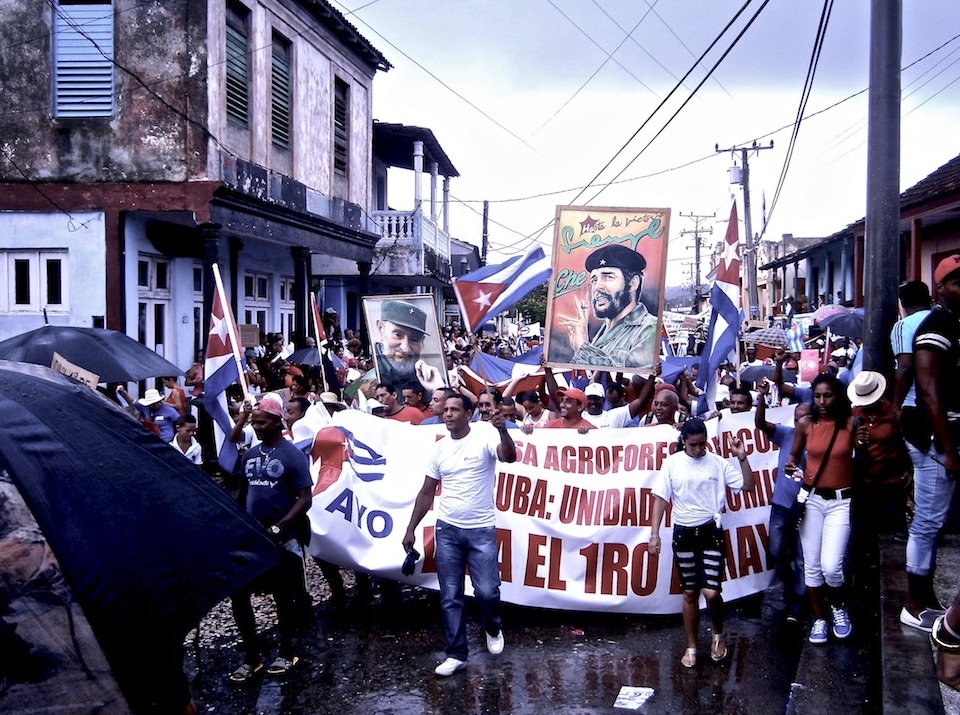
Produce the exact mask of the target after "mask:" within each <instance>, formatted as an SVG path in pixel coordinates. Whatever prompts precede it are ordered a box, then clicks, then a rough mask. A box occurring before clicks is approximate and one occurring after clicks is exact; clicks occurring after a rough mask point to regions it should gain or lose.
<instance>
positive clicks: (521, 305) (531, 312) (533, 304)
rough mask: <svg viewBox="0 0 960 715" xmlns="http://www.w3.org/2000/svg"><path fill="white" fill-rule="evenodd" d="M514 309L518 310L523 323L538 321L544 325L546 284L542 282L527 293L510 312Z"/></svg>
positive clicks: (545, 318) (545, 316) (545, 317)
mask: <svg viewBox="0 0 960 715" xmlns="http://www.w3.org/2000/svg"><path fill="white" fill-rule="evenodd" d="M514 310H517V311H520V315H521V316H522V317H523V321H524V322H525V323H537V322H539V323H541V324H543V325H545V324H546V322H547V284H546V283H544V284H543V285H542V286H540V287H539V288H537V289H536V290H534V291H532V292H531V293H530V294H529V295H527V297H526V298H524V299H523V300H521V301H519V302H518V303H517V304H516V305H514V306H513V309H512V310H511V312H513V311H514Z"/></svg>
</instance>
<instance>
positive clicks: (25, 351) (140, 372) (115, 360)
mask: <svg viewBox="0 0 960 715" xmlns="http://www.w3.org/2000/svg"><path fill="white" fill-rule="evenodd" d="M55 352H56V353H59V354H60V355H61V356H62V357H64V358H65V359H66V360H69V361H70V362H72V363H74V364H76V365H79V366H80V367H82V368H83V369H85V370H89V371H90V372H94V373H96V374H97V375H99V376H100V381H101V382H136V381H138V380H145V379H146V378H148V377H172V376H174V375H182V374H183V371H182V370H181V369H180V368H178V367H177V366H176V365H174V364H173V363H172V362H168V361H167V360H165V359H164V358H162V357H160V356H159V355H157V354H156V353H155V352H154V351H153V350H151V349H150V348H148V347H146V346H145V345H142V344H141V343H138V342H137V341H136V340H134V339H133V338H131V337H129V336H127V335H124V334H123V333H119V332H117V331H116V330H105V329H101V328H74V327H71V326H69V325H44V326H43V327H42V328H37V329H36V330H31V331H30V332H29V333H24V334H23V335H17V336H14V337H12V338H9V339H7V340H4V341H3V342H2V343H0V360H15V361H17V362H29V363H33V364H34V365H44V366H46V367H50V365H51V363H52V361H53V354H54V353H55Z"/></svg>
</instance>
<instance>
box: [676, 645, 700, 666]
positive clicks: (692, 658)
mask: <svg viewBox="0 0 960 715" xmlns="http://www.w3.org/2000/svg"><path fill="white" fill-rule="evenodd" d="M696 664H697V649H696V648H687V650H686V651H684V653H683V657H682V658H681V659H680V665H682V666H683V667H684V668H692V667H693V666H695V665H696Z"/></svg>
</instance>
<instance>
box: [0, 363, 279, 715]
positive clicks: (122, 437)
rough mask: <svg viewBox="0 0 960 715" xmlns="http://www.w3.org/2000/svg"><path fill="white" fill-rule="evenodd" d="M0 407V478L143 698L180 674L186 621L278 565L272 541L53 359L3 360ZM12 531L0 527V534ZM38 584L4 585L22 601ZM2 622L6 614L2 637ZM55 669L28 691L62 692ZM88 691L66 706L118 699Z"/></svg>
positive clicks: (67, 680) (135, 695)
mask: <svg viewBox="0 0 960 715" xmlns="http://www.w3.org/2000/svg"><path fill="white" fill-rule="evenodd" d="M0 413H2V414H3V429H2V430H0V478H2V479H0V486H3V485H4V483H5V484H6V485H7V488H10V489H13V488H15V489H16V491H17V493H18V494H19V496H20V497H21V498H22V502H23V503H24V504H25V507H26V508H27V509H29V511H30V512H31V513H32V517H33V519H35V522H36V524H37V525H38V527H37V528H38V529H39V530H40V531H41V532H42V534H43V537H44V538H45V540H46V542H47V543H48V544H49V548H50V549H52V553H53V555H54V556H55V557H56V561H57V563H58V567H57V568H58V569H59V570H60V571H62V574H63V577H65V582H66V585H68V586H69V590H70V592H71V593H72V596H71V598H75V599H76V603H77V604H79V607H80V608H82V611H83V613H84V614H85V616H86V619H87V621H89V625H90V626H91V627H92V629H93V633H94V634H95V635H96V640H97V641H98V642H99V645H100V646H101V647H102V649H103V653H104V655H106V658H107V660H108V661H109V664H110V667H111V668H112V670H113V674H114V675H115V676H116V680H117V683H119V685H120V688H121V690H122V691H123V694H124V695H125V696H126V698H127V700H128V702H129V703H130V705H131V707H132V709H133V711H134V712H137V711H143V710H144V709H145V707H146V706H145V704H146V703H149V702H151V701H152V700H153V699H154V698H155V697H163V696H166V695H168V694H169V693H170V692H171V690H170V689H171V688H172V687H174V684H175V682H176V678H177V676H180V677H182V662H183V660H182V659H183V654H182V644H183V638H184V636H185V635H186V633H187V632H188V631H189V630H190V628H192V627H193V626H195V625H196V624H197V623H198V622H199V620H200V618H201V617H202V616H203V615H204V614H205V613H206V612H207V611H208V610H209V609H210V608H211V607H212V606H213V605H215V604H216V603H218V602H219V601H221V600H222V599H223V598H225V597H226V596H228V595H229V594H231V593H232V592H234V591H235V590H236V589H237V588H238V587H239V586H241V585H242V584H244V583H246V582H247V581H249V580H250V579H251V578H253V577H254V576H256V575H257V574H259V573H261V572H263V571H264V570H265V569H267V568H269V567H271V566H272V565H274V564H275V563H276V562H277V560H278V557H279V553H278V548H277V547H276V546H275V545H274V544H273V543H272V542H271V541H270V539H269V538H268V537H267V535H266V533H265V532H264V531H263V529H262V527H260V526H259V524H257V523H256V522H255V521H254V520H253V519H252V518H251V517H249V516H248V515H247V514H246V513H245V512H243V510H242V509H240V508H239V506H238V505H237V504H236V503H235V502H234V501H233V500H232V499H230V498H229V497H228V495H227V494H226V493H225V492H224V491H223V490H221V489H220V488H219V487H217V486H216V485H215V484H214V483H213V482H212V481H211V480H210V479H209V478H208V477H207V476H206V474H204V473H203V472H202V471H201V470H199V469H197V468H196V467H195V466H194V465H193V464H191V463H190V462H189V461H188V460H186V459H184V458H183V456H182V455H180V454H179V453H177V452H176V450H174V449H173V448H171V447H170V446H169V445H167V444H164V443H163V442H162V441H160V440H159V439H157V438H156V437H155V436H154V435H153V434H151V433H149V432H147V431H146V430H144V429H142V428H141V427H139V426H138V425H137V424H136V423H135V422H133V421H132V420H130V419H129V418H128V417H127V416H126V415H125V414H124V413H123V412H122V411H120V410H119V409H117V408H116V407H115V406H113V405H112V404H111V403H109V402H108V401H107V400H104V399H103V398H102V397H100V396H99V395H98V394H97V393H95V392H93V391H92V390H90V389H88V388H86V387H83V386H81V385H78V384H76V383H74V382H72V381H71V380H69V379H68V378H66V377H63V376H61V375H58V374H56V373H54V372H53V371H52V370H50V369H48V368H42V367H35V366H32V365H24V364H22V363H11V362H6V361H2V360H0ZM0 502H3V500H0ZM5 504H6V502H3V503H2V504H0V506H5ZM6 536H9V534H8V533H5V532H4V531H2V530H0V547H2V546H3V542H2V539H3V537H6ZM42 552H43V551H42ZM0 553H11V552H10V551H5V550H3V549H2V548H0ZM13 553H14V554H15V553H16V551H15V550H14V551H13ZM6 572H7V568H6V565H5V569H4V573H6ZM63 580H64V579H63V578H62V577H61V581H63ZM3 581H4V580H3V579H0V582H3ZM30 590H31V589H25V593H12V594H11V593H7V594H6V595H5V598H6V600H7V601H8V602H17V604H18V605H22V604H23V603H25V602H26V601H28V600H29V599H28V596H29V595H30ZM34 600H38V599H34ZM4 605H9V603H8V604H4ZM22 612H23V611H22V610H17V609H5V610H3V612H2V613H3V615H4V616H5V617H6V614H8V613H22ZM47 617H51V619H52V616H50V614H49V613H48V612H44V613H42V614H40V615H38V616H37V618H47ZM52 622H53V621H52V620H51V623H52ZM8 625H9V624H5V623H3V622H0V637H3V636H4V635H5V631H6V632H8V631H9V628H7V627H6V626H8ZM27 630H28V629H25V628H21V629H19V630H18V631H17V633H18V634H20V633H21V632H23V633H25V632H27ZM38 630H43V629H38ZM74 632H76V629H75V628H74V626H73V625H71V626H70V628H69V629H68V633H69V635H68V636H67V640H68V641H70V639H72V638H74V637H75V636H74V635H73V633H74ZM82 635H83V634H81V635H80V636H78V637H82ZM80 664H81V665H82V666H83V669H86V668H87V665H86V663H85V661H84V659H81V662H80ZM54 670H56V668H54ZM56 676H57V673H53V674H47V675H46V676H45V680H44V681H43V682H42V683H40V684H38V687H40V686H41V685H42V686H44V687H46V688H47V689H46V690H37V691H36V692H35V695H39V696H42V697H37V699H35V700H34V704H36V703H38V702H47V703H57V704H63V703H64V702H65V701H64V700H62V699H60V698H59V697H58V696H57V690H56V689H55V688H56V687H57V681H54V678H55V677H56ZM89 680H90V678H89V677H88V675H84V672H81V673H80V675H79V676H77V674H76V673H75V674H73V677H70V676H68V675H65V676H64V678H63V679H62V682H61V683H60V686H61V687H62V688H63V690H64V693H68V692H70V688H73V687H77V686H78V684H79V685H83V684H84V683H86V682H88V681H89ZM18 687H19V684H18ZM85 692H86V691H85ZM7 695H9V693H8V694H7ZM4 697H6V696H4ZM64 697H66V695H64ZM71 697H73V696H71ZM98 697H99V696H98ZM4 702H5V703H6V704H7V705H10V703H9V702H8V701H7V700H4ZM71 702H72V701H71ZM94 705H95V703H94V702H91V703H88V709H86V710H83V709H76V710H73V709H71V712H114V711H115V710H112V709H111V708H110V707H100V708H99V709H98V708H96V707H94Z"/></svg>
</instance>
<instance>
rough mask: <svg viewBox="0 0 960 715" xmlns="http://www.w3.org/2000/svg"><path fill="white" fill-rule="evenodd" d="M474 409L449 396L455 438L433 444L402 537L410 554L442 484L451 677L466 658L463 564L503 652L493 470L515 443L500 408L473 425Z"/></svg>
mask: <svg viewBox="0 0 960 715" xmlns="http://www.w3.org/2000/svg"><path fill="white" fill-rule="evenodd" d="M472 414H473V404H472V402H471V401H470V398H468V397H465V396H463V395H454V396H452V397H448V398H447V401H446V403H445V404H444V410H443V421H444V424H445V425H446V427H447V430H448V431H449V432H450V436H449V437H448V438H447V439H441V440H439V441H437V442H436V444H435V445H434V448H433V453H432V455H431V458H430V460H429V462H428V468H427V469H428V471H427V476H426V478H425V479H424V480H423V487H422V488H421V489H420V492H419V493H418V494H417V499H416V502H415V503H414V505H413V514H412V515H411V516H410V524H409V525H408V526H407V531H406V534H405V535H404V537H403V548H404V550H405V551H408V552H409V551H410V549H412V548H413V545H414V543H415V542H416V536H415V534H414V529H416V527H417V525H418V524H419V523H420V521H421V520H422V519H423V517H424V516H426V514H427V512H428V511H429V510H430V507H431V505H432V504H433V499H434V496H435V494H436V491H437V486H438V485H439V484H440V483H442V484H443V490H442V491H441V493H440V499H439V503H438V506H437V522H436V530H435V532H434V539H435V544H436V552H435V560H436V564H437V578H438V580H439V582H440V608H441V611H442V615H443V635H444V639H445V640H446V655H447V658H446V660H444V661H443V662H442V663H441V664H440V665H438V666H437V668H436V670H435V672H436V674H437V675H441V676H449V675H453V674H454V673H455V672H457V671H458V670H461V669H463V668H465V667H466V664H467V663H466V661H467V622H466V621H467V614H466V611H465V609H464V594H463V590H464V566H467V567H468V568H469V569H470V581H471V582H472V584H473V592H474V596H475V597H476V599H477V602H478V603H479V605H480V610H481V612H482V614H483V627H484V631H485V632H486V641H487V650H488V651H489V652H490V653H491V654H492V655H498V654H499V653H502V652H503V632H502V630H501V623H500V570H499V564H498V561H497V557H498V549H497V537H496V516H497V515H496V507H495V505H494V483H495V471H494V470H495V468H496V464H497V461H498V460H499V461H501V462H514V461H516V459H517V449H516V446H515V445H514V443H513V439H511V437H510V433H509V432H508V431H507V429H506V427H505V425H504V420H503V415H501V414H500V412H499V411H495V412H494V413H493V414H492V415H491V416H490V422H489V424H484V423H478V422H474V423H471V422H470V416H471V415H472Z"/></svg>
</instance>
